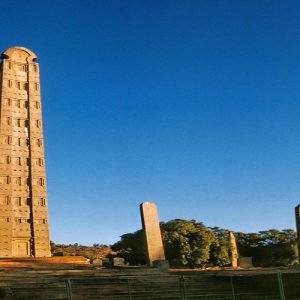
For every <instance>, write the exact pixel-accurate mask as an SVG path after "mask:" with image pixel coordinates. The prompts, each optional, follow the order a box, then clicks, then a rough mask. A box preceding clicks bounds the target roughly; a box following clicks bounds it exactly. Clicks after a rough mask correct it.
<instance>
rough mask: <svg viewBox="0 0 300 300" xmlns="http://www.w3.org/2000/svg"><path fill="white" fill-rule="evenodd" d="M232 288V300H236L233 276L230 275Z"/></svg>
mask: <svg viewBox="0 0 300 300" xmlns="http://www.w3.org/2000/svg"><path fill="white" fill-rule="evenodd" d="M230 286H231V292H232V300H235V293H234V285H233V280H232V275H230Z"/></svg>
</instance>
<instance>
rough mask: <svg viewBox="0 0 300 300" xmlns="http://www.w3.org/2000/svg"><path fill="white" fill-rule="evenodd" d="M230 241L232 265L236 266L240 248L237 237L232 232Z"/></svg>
mask: <svg viewBox="0 0 300 300" xmlns="http://www.w3.org/2000/svg"><path fill="white" fill-rule="evenodd" d="M229 241H230V252H231V266H232V267H234V268H236V267H237V266H238V258H239V254H238V249H237V245H236V238H235V236H234V234H233V233H232V232H229Z"/></svg>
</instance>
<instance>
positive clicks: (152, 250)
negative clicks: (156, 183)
mask: <svg viewBox="0 0 300 300" xmlns="http://www.w3.org/2000/svg"><path fill="white" fill-rule="evenodd" d="M140 211H141V218H142V225H143V230H144V236H145V243H146V251H147V261H148V265H149V266H153V262H159V261H165V251H164V247H163V243H162V237H161V231H160V227H159V219H158V214H157V209H156V205H155V204H154V203H152V202H143V203H142V204H141V205H140Z"/></svg>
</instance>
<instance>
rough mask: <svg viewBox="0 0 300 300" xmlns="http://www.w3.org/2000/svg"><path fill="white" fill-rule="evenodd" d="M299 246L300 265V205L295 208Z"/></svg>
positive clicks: (299, 259) (299, 260)
mask: <svg viewBox="0 0 300 300" xmlns="http://www.w3.org/2000/svg"><path fill="white" fill-rule="evenodd" d="M295 217H296V230H297V245H298V253H299V254H298V262H299V263H300V258H299V257H300V204H299V205H297V206H296V207H295Z"/></svg>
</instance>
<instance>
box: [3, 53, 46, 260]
mask: <svg viewBox="0 0 300 300" xmlns="http://www.w3.org/2000/svg"><path fill="white" fill-rule="evenodd" d="M36 60H37V56H36V55H35V54H34V53H33V52H32V51H30V50H29V49H26V48H23V47H13V48H10V49H8V50H6V51H4V52H3V53H2V55H1V62H0V223H1V224H0V257H49V256H51V253H50V242H49V228H48V210H47V200H46V178H45V159H44V147H43V129H42V113H41V95H40V79H39V66H38V63H37V62H36Z"/></svg>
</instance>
